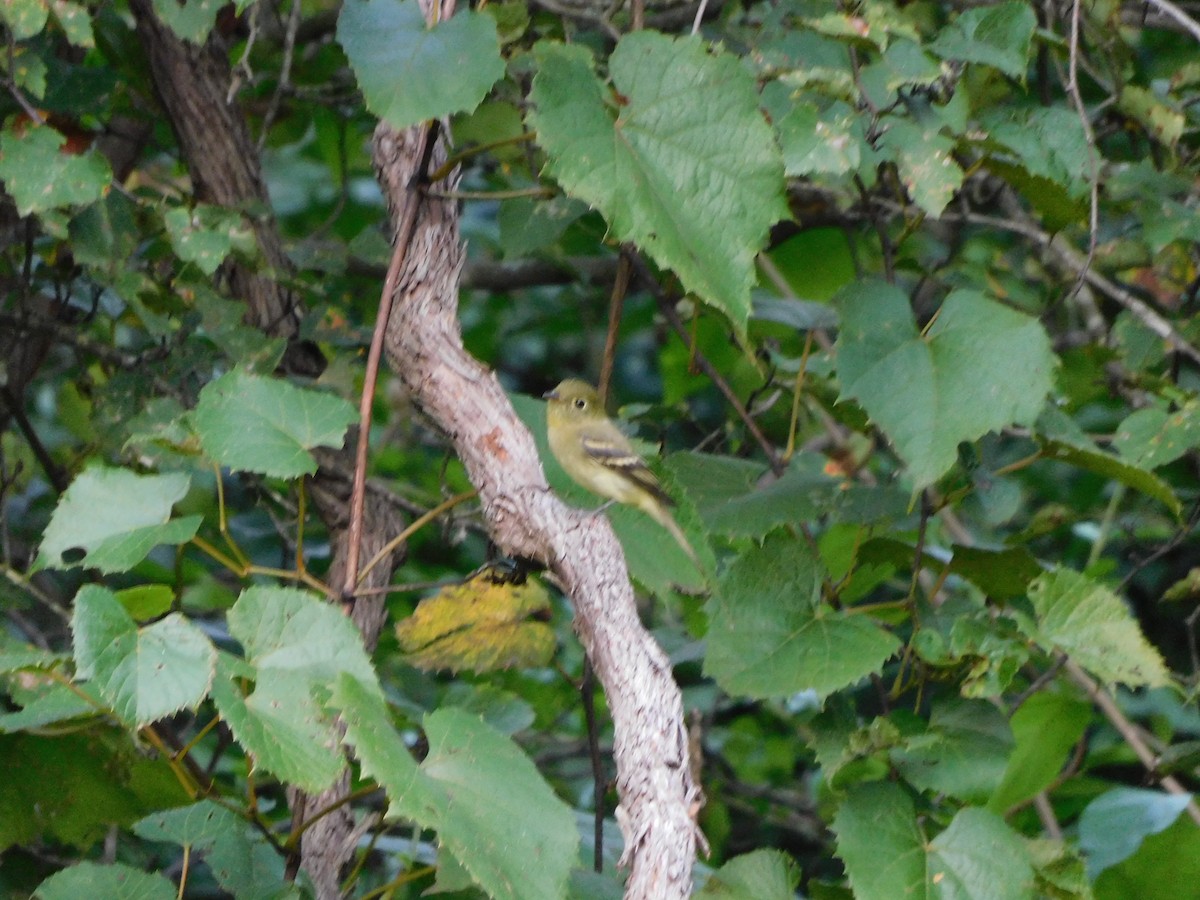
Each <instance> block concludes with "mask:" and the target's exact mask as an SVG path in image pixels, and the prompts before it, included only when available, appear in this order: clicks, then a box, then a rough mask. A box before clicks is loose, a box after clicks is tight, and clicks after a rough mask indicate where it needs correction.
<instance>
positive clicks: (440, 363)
mask: <svg viewBox="0 0 1200 900" xmlns="http://www.w3.org/2000/svg"><path fill="white" fill-rule="evenodd" d="M420 131H421V129H420V128H419V127H417V128H411V129H407V130H405V131H397V130H395V129H393V128H391V127H390V126H388V125H386V124H380V125H379V127H378V128H377V129H376V132H375V147H374V159H375V165H376V169H377V171H378V173H379V178H380V181H381V183H382V185H383V189H384V194H385V196H386V197H387V198H388V202H389V206H390V209H391V215H392V222H393V225H395V224H396V223H398V222H400V221H401V220H402V218H403V214H404V209H405V205H406V204H409V203H417V202H419V203H420V204H421V206H420V210H419V212H418V218H417V223H416V229H415V231H414V234H413V239H412V244H411V246H410V247H409V248H408V254H407V257H406V260H405V265H404V268H403V270H402V272H401V277H400V281H399V284H398V288H397V291H396V296H395V298H394V306H393V309H392V314H391V318H390V320H389V322H388V324H387V335H386V342H385V349H386V351H387V355H388V360H389V361H390V363H391V364H392V366H393V368H394V369H395V370H396V372H397V374H398V375H399V376H400V378H401V379H402V380H403V382H404V384H405V385H406V386H407V387H408V389H409V391H411V393H412V395H413V397H414V399H415V400H416V401H417V402H418V403H419V404H420V406H421V408H422V409H423V410H424V412H425V414H426V415H428V416H429V417H430V418H432V419H433V420H434V421H435V422H437V423H438V425H439V426H440V427H441V429H442V430H443V431H444V432H445V433H446V435H447V436H448V437H449V439H450V440H451V442H452V443H453V445H454V449H455V451H456V452H457V454H458V456H459V458H460V459H461V460H462V462H463V464H464V466H465V467H466V470H467V474H468V476H469V477H470V479H471V482H472V484H474V485H475V487H476V488H478V490H479V497H480V500H481V502H482V505H483V511H484V516H485V519H486V521H487V524H488V530H489V532H490V534H491V537H492V539H493V540H494V541H495V542H496V545H497V546H498V547H500V549H501V550H502V551H504V552H505V553H508V554H511V555H514V556H523V557H528V558H531V559H536V560H540V561H542V562H544V563H546V564H547V565H549V566H550V567H552V568H553V570H554V571H555V573H556V574H557V575H558V576H559V578H560V579H561V581H562V584H563V585H564V586H565V589H566V591H567V593H568V595H569V596H570V598H571V600H572V601H573V602H574V605H575V614H576V615H575V628H576V630H577V632H578V634H579V637H580V640H581V641H582V642H583V646H584V649H585V650H586V651H587V654H588V657H589V658H590V659H591V660H592V663H593V665H594V667H595V670H596V674H597V676H598V677H599V679H600V681H601V683H602V684H603V685H604V688H605V693H606V696H607V699H608V704H609V708H610V710H611V712H612V717H613V726H614V732H615V741H614V748H613V750H614V756H615V758H616V764H617V791H618V793H619V795H620V805H619V806H618V808H617V822H618V824H619V825H620V827H621V832H622V834H623V835H624V837H625V851H624V854H623V855H622V864H623V865H626V866H629V867H630V875H629V880H628V882H627V885H626V896H627V897H629V898H644V900H670V898H676V897H687V896H689V895H690V893H691V886H692V863H693V860H694V858H695V851H696V838H697V828H696V824H695V820H694V816H695V812H696V810H697V809H698V807H699V805H700V799H701V795H700V790H699V788H698V787H697V785H696V783H695V781H694V780H693V778H692V773H691V769H690V766H689V759H688V741H687V732H686V729H685V725H684V720H683V705H682V700H681V697H680V693H679V688H678V687H677V686H676V684H675V682H674V680H673V679H672V676H671V667H670V663H669V661H668V659H667V657H666V654H665V653H663V651H662V648H660V647H659V646H658V644H656V643H655V642H654V639H653V638H651V637H650V635H649V634H648V633H647V632H646V630H645V628H644V627H643V626H642V623H641V621H640V620H639V618H638V615H637V608H636V606H635V604H634V594H633V588H632V586H631V585H630V582H629V575H628V573H627V570H626V566H625V556H624V552H623V551H622V549H621V545H620V544H619V543H618V541H617V539H616V535H615V534H614V533H613V530H612V528H611V526H610V525H609V523H608V520H607V519H606V518H605V517H603V516H596V515H593V514H591V513H585V512H583V511H581V510H577V509H572V508H569V507H567V506H565V505H564V504H563V503H562V502H560V501H559V500H558V498H557V497H555V496H554V495H553V494H552V493H551V492H550V488H549V486H548V485H547V483H546V478H545V475H544V474H543V472H542V465H541V461H540V459H539V458H538V455H537V449H536V446H535V444H534V441H533V437H532V435H530V434H529V431H528V430H527V429H526V428H525V426H524V425H523V424H522V423H521V422H520V420H519V419H518V418H517V416H516V413H515V412H514V411H513V408H512V405H511V403H509V400H508V397H507V396H506V395H505V393H504V390H503V389H502V388H501V387H500V382H499V381H498V380H497V378H496V376H495V374H494V373H493V372H492V371H490V370H489V369H487V368H486V367H484V366H483V365H482V364H481V363H480V362H479V361H478V360H476V359H475V358H474V357H472V356H470V355H469V354H468V353H467V352H466V350H465V349H464V348H463V344H462V337H461V334H460V331H459V325H458V317H457V311H458V287H459V278H460V274H461V270H462V265H463V256H464V252H463V245H462V241H461V239H460V237H459V233H458V209H457V205H456V204H455V203H454V202H453V201H450V200H444V199H434V198H421V197H420V195H419V194H418V193H417V192H416V191H415V190H412V189H410V184H411V183H412V181H413V176H414V174H415V173H416V172H417V169H418V166H419V165H420V160H419V159H417V158H416V156H417V153H418V152H419V146H418V145H419V143H420V138H419V135H420ZM445 158H446V149H445V146H444V144H443V142H442V141H441V140H440V139H439V140H438V143H437V145H436V146H435V147H434V150H433V155H432V160H431V162H430V170H433V169H436V168H437V167H438V166H439V165H441V163H442V162H443V161H444V160H445ZM449 187H453V185H452V184H451V185H449Z"/></svg>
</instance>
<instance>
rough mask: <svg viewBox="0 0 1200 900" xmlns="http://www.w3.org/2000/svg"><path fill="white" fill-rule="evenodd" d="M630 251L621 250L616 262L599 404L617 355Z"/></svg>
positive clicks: (605, 394) (604, 398)
mask: <svg viewBox="0 0 1200 900" xmlns="http://www.w3.org/2000/svg"><path fill="white" fill-rule="evenodd" d="M629 254H630V251H629V250H628V249H623V250H622V251H621V258H620V260H619V261H618V262H617V275H616V278H614V279H613V289H612V296H610V297H609V300H608V332H607V333H606V334H605V336H604V356H603V358H602V359H601V360H600V385H599V391H600V402H601V403H605V402H607V401H608V388H609V384H610V383H611V382H612V373H613V365H614V361H615V358H616V355H617V334H618V332H619V331H620V328H621V311H622V310H623V309H624V308H625V295H626V294H627V293H628V292H629V278H630V276H631V275H632V274H633V263H632V262H630V260H629Z"/></svg>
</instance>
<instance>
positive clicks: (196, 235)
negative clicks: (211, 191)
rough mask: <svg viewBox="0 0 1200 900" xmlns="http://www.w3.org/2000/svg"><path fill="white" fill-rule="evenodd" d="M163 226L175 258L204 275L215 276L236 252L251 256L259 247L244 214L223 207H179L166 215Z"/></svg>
mask: <svg viewBox="0 0 1200 900" xmlns="http://www.w3.org/2000/svg"><path fill="white" fill-rule="evenodd" d="M163 222H164V223H165V224H166V226H167V234H168V235H169V236H170V238H171V246H172V248H174V250H175V254H176V255H177V256H178V257H179V258H180V259H182V260H183V261H184V262H190V263H194V264H195V265H196V267H197V268H199V269H200V271H201V272H203V273H204V274H205V275H212V274H213V273H214V272H216V271H217V269H218V268H220V266H221V263H223V262H224V261H225V257H227V256H228V255H229V254H230V253H231V252H233V250H235V249H237V250H241V251H242V252H243V253H247V254H249V253H252V252H253V250H254V248H255V246H256V243H255V238H254V232H253V231H252V230H251V228H250V226H249V225H248V224H247V223H246V220H245V219H244V218H243V217H242V216H241V214H239V213H237V212H234V211H233V210H230V209H225V208H223V207H220V206H210V205H208V204H206V203H200V204H197V205H196V206H195V207H194V208H193V209H185V208H183V207H176V208H175V209H171V210H168V211H167V213H166V214H165V215H164V216H163Z"/></svg>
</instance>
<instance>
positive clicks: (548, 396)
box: [542, 389, 558, 400]
mask: <svg viewBox="0 0 1200 900" xmlns="http://www.w3.org/2000/svg"><path fill="white" fill-rule="evenodd" d="M542 399H543V400H557V399H558V390H557V389H556V390H553V391H546V393H544V394H542Z"/></svg>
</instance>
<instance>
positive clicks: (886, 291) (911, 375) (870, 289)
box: [837, 282, 1057, 488]
mask: <svg viewBox="0 0 1200 900" xmlns="http://www.w3.org/2000/svg"><path fill="white" fill-rule="evenodd" d="M840 309H841V314H842V330H841V333H840V334H839V336H838V344H837V354H838V362H837V365H838V375H839V377H840V378H841V382H842V398H843V399H846V398H853V399H855V400H858V401H859V402H860V403H861V404H862V406H863V408H864V409H865V410H866V411H867V414H868V415H870V417H871V418H872V420H874V422H875V423H876V424H877V425H879V427H880V428H882V429H883V431H884V432H885V433H886V434H887V436H888V438H889V439H890V440H891V441H892V443H893V445H894V446H895V448H896V452H897V453H899V454H900V456H901V457H902V458H903V459H904V461H905V462H906V463H907V464H908V467H909V477H910V478H911V479H912V481H913V484H914V486H915V487H916V488H922V487H925V486H926V485H929V484H932V483H933V482H934V481H936V480H937V479H938V478H939V477H941V476H942V475H943V474H945V472H946V471H947V470H948V469H949V468H950V467H951V466H952V465H953V464H954V462H955V460H956V459H957V448H958V444H959V442H961V441H971V440H975V439H976V438H978V437H981V436H982V435H984V434H986V433H987V432H989V431H994V430H997V429H1000V428H1003V427H1005V426H1007V425H1010V424H1012V423H1014V422H1016V423H1029V422H1033V421H1034V419H1036V418H1037V414H1038V413H1039V412H1040V411H1041V409H1042V406H1043V402H1044V400H1045V397H1046V395H1047V394H1048V393H1049V391H1050V387H1051V383H1052V375H1053V370H1054V368H1055V366H1056V365H1057V360H1056V358H1055V356H1054V354H1053V353H1052V352H1051V349H1050V340H1049V338H1048V337H1047V336H1046V332H1045V331H1044V330H1043V329H1042V327H1041V325H1040V324H1039V323H1038V322H1037V320H1036V319H1032V318H1030V317H1029V316H1026V315H1023V314H1022V313H1018V312H1015V311H1013V310H1011V309H1009V308H1008V307H1005V306H1001V305H1000V304H999V303H996V302H995V301H993V300H989V299H988V298H987V297H985V296H984V295H983V294H980V293H977V292H975V291H963V290H959V291H954V292H953V293H952V294H950V296H949V297H947V298H946V301H945V303H943V304H942V308H941V311H940V313H939V315H938V317H937V320H936V321H935V322H934V323H933V325H932V327H930V328H929V330H928V333H927V334H926V335H922V334H921V333H920V332H918V330H917V327H916V323H915V322H914V321H913V316H912V311H911V310H910V309H909V305H908V300H907V298H906V297H905V296H904V294H903V293H902V292H901V291H900V290H899V289H898V288H896V287H893V286H890V285H886V284H883V283H881V282H862V283H859V284H855V285H852V286H851V287H850V288H848V289H846V290H844V291H843V292H842V293H841V295H840ZM898 385H903V390H897V386H898Z"/></svg>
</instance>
